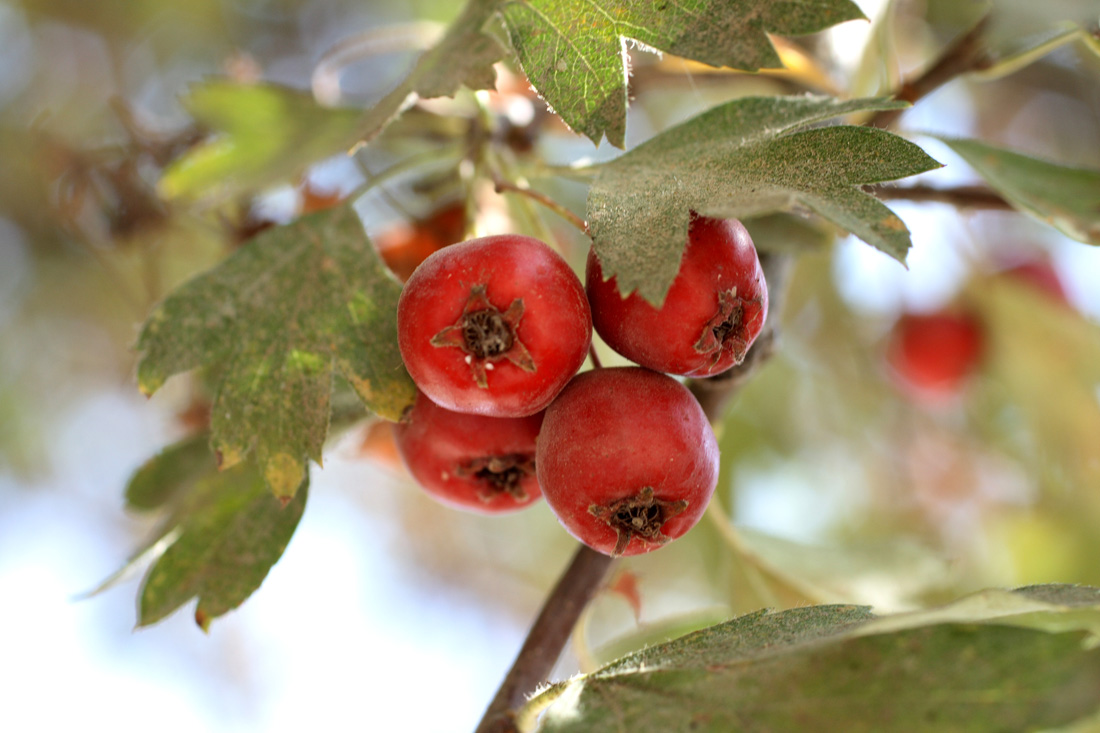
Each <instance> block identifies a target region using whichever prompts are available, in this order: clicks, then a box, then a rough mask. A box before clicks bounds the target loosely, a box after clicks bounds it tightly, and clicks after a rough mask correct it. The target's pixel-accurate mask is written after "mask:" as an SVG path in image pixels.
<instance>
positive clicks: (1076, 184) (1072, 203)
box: [940, 138, 1100, 244]
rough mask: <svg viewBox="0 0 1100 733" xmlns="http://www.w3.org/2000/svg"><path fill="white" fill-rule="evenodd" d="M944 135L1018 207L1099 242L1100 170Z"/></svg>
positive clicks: (1090, 241)
mask: <svg viewBox="0 0 1100 733" xmlns="http://www.w3.org/2000/svg"><path fill="white" fill-rule="evenodd" d="M940 139H941V140H943V142H944V143H946V144H947V146H948V147H950V148H951V149H952V150H953V151H955V153H957V154H958V155H959V156H961V157H962V158H963V160H965V161H966V162H967V163H968V164H970V166H971V167H972V168H973V169H974V171H975V172H976V173H977V174H978V175H979V176H981V177H982V178H984V179H985V181H986V183H988V184H989V185H990V186H991V187H992V188H993V189H994V190H995V191H997V192H998V193H1000V194H1001V195H1002V196H1004V197H1005V198H1006V199H1008V201H1009V202H1011V203H1012V205H1013V206H1015V207H1016V208H1018V209H1020V210H1021V211H1023V212H1025V213H1027V214H1030V215H1031V216H1034V217H1035V218H1037V219H1039V220H1040V221H1043V222H1046V223H1047V224H1049V225H1051V226H1053V227H1054V228H1055V229H1057V230H1058V231H1060V232H1062V233H1063V234H1065V235H1066V236H1068V237H1072V238H1074V239H1076V240H1078V241H1081V242H1086V243H1088V244H1100V170H1095V169H1091V168H1072V167H1070V166H1065V165H1059V164H1057V163H1051V162H1049V161H1045V160H1040V159H1039V158H1033V157H1031V156H1027V155H1022V154H1020V153H1016V152H1013V151H1011V150H1006V149H1004V148H998V147H994V146H993V145H987V144H986V143H983V142H978V141H977V140H957V139H951V138H940Z"/></svg>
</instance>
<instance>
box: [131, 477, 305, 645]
mask: <svg viewBox="0 0 1100 733" xmlns="http://www.w3.org/2000/svg"><path fill="white" fill-rule="evenodd" d="M308 483H309V482H308V480H306V481H303V483H302V485H301V487H300V489H299V490H298V491H297V492H296V495H295V497H294V499H293V500H292V501H290V502H289V503H288V504H286V505H285V506H284V504H283V503H282V502H281V501H280V500H279V499H277V498H276V497H274V496H272V495H271V492H269V491H268V490H267V488H266V486H265V482H264V479H263V477H262V476H261V475H260V474H259V473H257V472H256V470H255V469H254V468H253V467H252V466H250V465H247V464H244V465H240V466H237V467H235V468H232V469H229V470H227V471H222V472H220V473H216V474H214V475H212V476H210V477H208V478H207V479H205V480H204V481H201V482H200V483H199V484H198V486H197V487H196V491H194V492H193V494H192V495H190V496H188V497H187V500H186V501H185V503H184V506H183V507H181V508H180V509H179V511H178V513H177V521H178V524H177V527H176V529H175V530H174V531H175V537H176V538H175V541H174V542H172V544H171V545H170V546H169V547H168V548H167V549H166V550H165V551H164V553H163V554H162V555H161V556H160V558H159V559H158V560H157V561H156V563H155V564H154V565H153V567H152V568H151V569H150V570H149V572H148V574H147V575H146V576H145V580H144V582H143V583H142V589H141V596H140V602H139V609H138V614H139V615H138V626H149V625H151V624H154V623H156V622H157V621H159V620H161V619H163V618H165V617H166V616H168V615H169V614H170V613H172V612H173V611H175V610H176V609H177V608H179V607H180V606H182V605H183V604H184V603H186V602H187V601H189V600H190V599H192V598H195V597H198V599H199V600H198V605H197V607H196V609H195V620H196V622H197V623H198V624H199V625H200V626H201V627H202V628H203V629H204V630H205V629H206V628H208V627H209V624H210V621H211V620H213V619H215V618H217V617H218V616H221V615H223V614H225V613H226V612H227V611H231V610H233V609H234V608H236V607H237V606H239V605H240V604H241V603H243V602H244V601H245V600H246V599H247V598H248V597H249V596H250V595H252V593H253V592H254V591H255V590H256V589H257V588H259V587H260V584H261V583H262V582H263V580H264V578H265V577H267V573H268V571H270V570H271V567H272V566H273V565H274V564H275V562H276V561H278V559H279V558H280V557H281V556H282V554H283V551H284V550H285V549H286V546H287V543H289V542H290V538H291V536H292V535H293V534H294V530H295V528H297V526H298V521H299V520H300V519H301V518H302V512H303V511H304V510H305V504H306V496H307V494H308V493H309V492H308Z"/></svg>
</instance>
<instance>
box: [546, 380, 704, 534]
mask: <svg viewBox="0 0 1100 733" xmlns="http://www.w3.org/2000/svg"><path fill="white" fill-rule="evenodd" d="M535 455H536V458H535V465H536V467H537V469H538V479H539V485H540V486H541V487H542V493H543V496H545V497H546V503H547V504H548V505H549V506H550V509H551V510H553V512H554V514H555V515H556V516H557V518H558V520H559V521H560V522H561V523H562V525H563V526H564V527H565V528H566V530H568V531H569V533H570V534H571V535H573V536H574V537H576V538H577V539H578V540H580V541H581V542H583V543H584V544H586V545H588V546H589V547H591V548H593V549H595V550H599V551H600V552H603V553H605V554H609V555H615V556H619V555H638V554H641V553H644V552H650V551H652V550H655V549H657V548H658V547H660V546H661V545H663V544H665V543H667V542H669V541H670V540H674V539H676V538H677V537H680V536H681V535H683V534H684V533H685V532H687V531H688V530H689V529H691V528H692V527H693V526H695V524H696V522H698V521H699V518H700V517H702V516H703V512H704V511H705V510H706V508H707V504H708V503H709V502H710V497H711V495H712V494H713V493H714V487H715V485H716V484H717V483H718V443H717V441H716V440H715V438H714V431H713V430H711V427H710V423H709V422H708V421H707V418H706V415H704V414H703V409H702V408H701V407H700V406H699V403H698V402H696V401H695V397H693V396H692V394H691V392H689V391H688V389H687V388H686V387H684V385H682V384H680V383H679V382H677V381H676V380H675V379H673V378H672V377H669V376H666V375H664V374H658V373H657V372H653V371H650V370H648V369H643V368H641V367H617V368H612V369H594V370H592V371H588V372H584V373H583V374H579V375H577V376H576V377H574V378H573V381H571V382H570V383H569V385H568V386H567V387H566V388H565V389H564V390H562V393H561V394H560V395H558V398H557V399H556V400H554V402H553V404H551V405H550V407H549V408H548V409H547V410H546V418H545V420H544V421H543V424H542V433H541V434H540V435H539V441H538V450H537V451H536V454H535Z"/></svg>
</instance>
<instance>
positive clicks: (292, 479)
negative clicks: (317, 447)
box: [264, 453, 306, 506]
mask: <svg viewBox="0 0 1100 733" xmlns="http://www.w3.org/2000/svg"><path fill="white" fill-rule="evenodd" d="M305 470H306V466H305V462H304V461H302V460H300V459H298V458H295V457H294V456H292V455H290V454H289V453H276V454H275V455H273V456H271V457H270V458H268V459H267V461H265V463H264V481H266V482H267V485H268V487H270V488H271V492H272V493H273V494H274V495H275V498H276V499H278V500H279V502H280V503H281V504H282V505H283V506H286V505H287V504H288V503H289V502H290V500H291V499H293V498H294V495H295V494H296V493H298V487H299V486H301V485H302V479H303V478H305Z"/></svg>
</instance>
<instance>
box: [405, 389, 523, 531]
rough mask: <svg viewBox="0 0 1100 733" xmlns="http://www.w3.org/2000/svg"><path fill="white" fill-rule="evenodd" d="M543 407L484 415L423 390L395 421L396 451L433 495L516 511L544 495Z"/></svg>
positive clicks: (477, 508)
mask: <svg viewBox="0 0 1100 733" xmlns="http://www.w3.org/2000/svg"><path fill="white" fill-rule="evenodd" d="M542 417H543V413H541V412H540V413H538V414H535V415H529V416H527V417H485V416H483V415H469V414H464V413H461V412H451V411H450V410H446V409H444V408H442V407H440V406H439V405H437V404H435V403H434V402H432V401H431V400H429V399H428V398H427V397H426V396H424V394H423V393H421V394H418V395H417V397H416V402H415V404H414V405H413V408H412V410H410V411H409V413H408V415H406V417H405V419H404V420H402V421H401V422H400V423H398V424H397V425H394V427H393V431H394V440H395V442H396V445H397V452H398V453H399V454H400V455H401V460H402V461H403V462H404V463H405V467H406V468H408V469H409V473H411V474H412V476H413V478H414V479H416V482H417V483H418V484H420V486H422V487H423V488H424V490H425V491H427V492H428V493H429V494H431V495H432V496H433V497H434V498H436V499H438V500H439V501H441V502H443V503H444V504H448V505H450V506H452V507H456V508H458V509H466V510H468V511H474V512H479V513H481V514H500V513H503V512H511V511H515V510H517V509H522V508H523V507H525V506H527V505H528V504H531V503H532V502H534V501H535V500H536V499H538V498H539V496H541V493H542V492H540V491H539V483H538V480H537V479H536V477H535V438H536V437H538V434H539V427H540V426H541V425H542Z"/></svg>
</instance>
